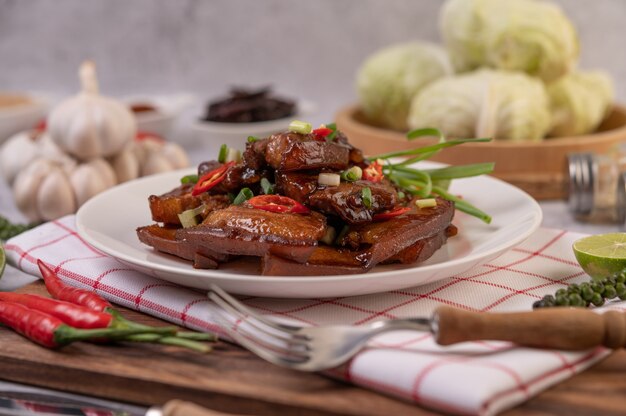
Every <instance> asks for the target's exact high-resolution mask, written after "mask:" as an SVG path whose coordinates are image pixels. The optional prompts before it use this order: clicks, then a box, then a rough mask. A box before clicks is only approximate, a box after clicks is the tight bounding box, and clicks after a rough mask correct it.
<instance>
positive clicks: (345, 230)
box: [335, 225, 350, 245]
mask: <svg viewBox="0 0 626 416" xmlns="http://www.w3.org/2000/svg"><path fill="white" fill-rule="evenodd" d="M348 231H350V227H349V226H347V225H344V226H343V228H342V229H341V231H339V235H338V236H337V238H336V239H335V245H340V244H341V240H343V238H344V237H345V236H346V234H348Z"/></svg>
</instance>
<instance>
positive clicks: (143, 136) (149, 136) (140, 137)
mask: <svg viewBox="0 0 626 416" xmlns="http://www.w3.org/2000/svg"><path fill="white" fill-rule="evenodd" d="M135 140H136V141H138V142H142V141H144V140H154V141H155V142H157V143H164V142H165V139H164V138H163V137H161V136H159V135H158V134H154V133H148V132H145V131H138V132H137V134H136V135H135Z"/></svg>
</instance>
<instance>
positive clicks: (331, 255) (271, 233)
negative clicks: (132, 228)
mask: <svg viewBox="0 0 626 416" xmlns="http://www.w3.org/2000/svg"><path fill="white" fill-rule="evenodd" d="M294 123H295V124H294ZM294 123H292V124H291V125H290V130H289V131H286V132H283V133H277V134H274V135H272V136H270V137H268V138H264V139H258V138H255V137H250V138H248V143H247V144H246V149H245V151H244V152H243V155H240V154H239V152H238V151H236V150H234V149H228V148H227V147H226V146H223V147H222V149H221V151H220V155H219V158H218V161H208V162H203V163H201V164H200V165H199V166H198V174H197V177H196V176H195V175H191V176H190V177H185V178H183V179H182V181H181V182H183V183H181V185H180V186H179V187H177V188H176V189H173V190H171V191H169V192H167V193H164V194H162V195H160V196H156V195H152V196H150V198H149V205H150V210H151V214H152V219H153V220H154V221H155V222H156V224H153V225H147V226H144V227H140V228H138V229H137V235H138V237H139V239H140V240H141V242H143V243H144V244H147V245H148V246H151V247H153V248H154V249H156V250H158V251H161V252H163V253H168V254H171V255H174V256H178V257H181V258H183V259H187V260H189V261H191V262H193V266H194V267H196V268H210V269H214V268H219V267H220V264H222V263H224V262H228V261H231V260H233V259H235V258H237V257H239V256H253V257H257V258H259V259H260V273H261V274H263V275H279V276H280V275H282V276H285V275H289V276H306V275H337V274H354V273H364V272H367V271H369V270H371V269H372V268H373V267H374V266H376V265H377V264H388V263H404V264H412V263H419V262H422V261H424V260H426V259H428V258H429V257H431V256H432V255H433V253H434V252H435V251H436V250H437V249H439V248H440V247H441V246H442V245H443V244H445V243H446V240H447V239H448V238H449V237H452V236H454V235H455V234H456V231H457V230H456V227H455V226H454V225H452V219H453V217H454V212H455V202H453V201H450V200H448V199H444V198H441V197H439V196H433V197H429V198H420V197H419V196H415V195H413V194H412V193H417V191H416V192H407V189H404V188H402V187H401V186H399V184H398V183H397V182H398V181H397V180H392V179H390V178H388V177H387V175H386V174H384V170H383V165H384V163H385V162H384V161H382V160H375V161H369V160H368V159H366V158H365V157H364V156H363V154H362V153H361V151H360V150H359V149H356V148H354V147H353V146H351V145H350V144H349V142H348V140H347V138H346V136H345V135H344V134H342V133H341V132H340V131H338V130H336V128H335V127H334V126H330V127H326V126H322V127H320V128H318V129H315V130H312V129H311V128H310V125H309V126H308V127H307V126H306V124H307V123H303V124H304V125H305V126H304V128H302V126H299V125H298V122H294ZM294 126H295V127H294ZM390 176H391V175H390ZM391 177H392V178H393V176H391Z"/></svg>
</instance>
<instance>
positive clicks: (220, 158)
mask: <svg viewBox="0 0 626 416" xmlns="http://www.w3.org/2000/svg"><path fill="white" fill-rule="evenodd" d="M227 155H228V146H226V145H225V144H223V145H221V146H220V152H219V153H218V155H217V161H218V162H220V163H224V162H226V156H227Z"/></svg>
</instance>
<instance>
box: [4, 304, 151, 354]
mask: <svg viewBox="0 0 626 416" xmlns="http://www.w3.org/2000/svg"><path fill="white" fill-rule="evenodd" d="M0 323H3V324H4V325H6V326H8V327H9V328H12V329H14V330H15V331H16V332H18V333H20V334H22V335H24V336H25V337H26V338H28V339H30V340H31V341H34V342H36V343H38V344H40V345H43V346H44V347H48V348H55V347H60V346H63V345H66V344H70V343H72V342H76V341H89V340H111V341H112V340H120V339H124V338H125V337H128V336H130V335H134V334H144V333H149V332H150V331H149V330H146V329H141V328H99V329H78V328H72V327H71V326H69V325H67V324H65V323H63V321H62V320H60V319H58V318H55V317H54V316H52V315H49V314H47V313H44V312H41V311H38V310H35V309H30V308H27V307H26V306H24V305H20V304H19V303H14V302H0Z"/></svg>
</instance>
